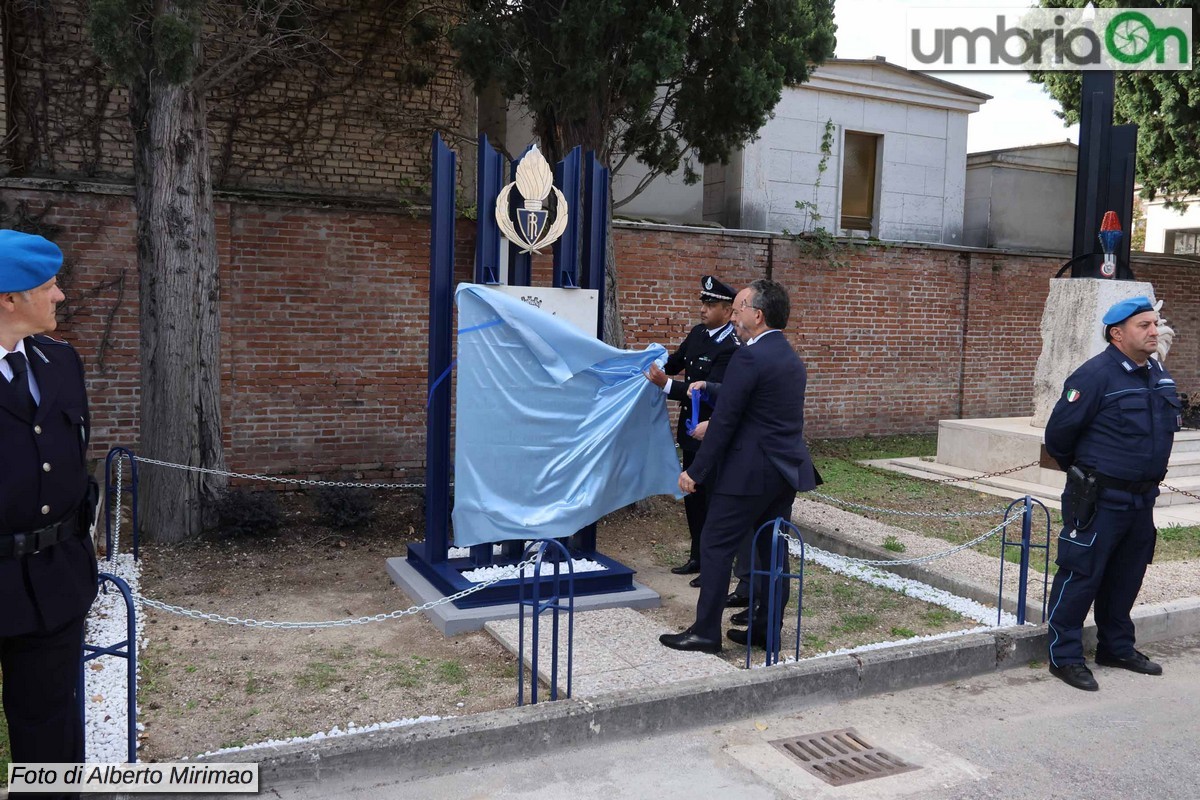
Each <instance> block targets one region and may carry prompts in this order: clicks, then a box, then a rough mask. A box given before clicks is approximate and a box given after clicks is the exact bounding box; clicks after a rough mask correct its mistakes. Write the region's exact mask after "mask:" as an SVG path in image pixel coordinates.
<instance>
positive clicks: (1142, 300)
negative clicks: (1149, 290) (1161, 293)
mask: <svg viewBox="0 0 1200 800" xmlns="http://www.w3.org/2000/svg"><path fill="white" fill-rule="evenodd" d="M1153 310H1154V303H1152V302H1150V298H1149V297H1131V298H1129V299H1128V300H1122V301H1121V302H1119V303H1117V304H1116V305H1114V306H1113V307H1112V308H1110V309H1109V310H1108V311H1107V312H1105V314H1104V320H1103V322H1104V326H1105V327H1108V326H1109V325H1119V324H1121V323H1122V322H1124V321H1125V320H1127V319H1129V318H1130V317H1132V316H1133V315H1134V314H1141V313H1142V312H1144V311H1153Z"/></svg>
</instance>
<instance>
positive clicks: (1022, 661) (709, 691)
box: [201, 598, 1200, 789]
mask: <svg viewBox="0 0 1200 800" xmlns="http://www.w3.org/2000/svg"><path fill="white" fill-rule="evenodd" d="M1133 617H1134V622H1135V623H1136V624H1137V626H1138V641H1139V643H1143V644H1144V643H1147V642H1156V641H1162V640H1164V639H1170V638H1175V637H1179V636H1185V635H1188V634H1193V633H1198V632H1200V598H1187V599H1184V600H1177V601H1173V602H1171V603H1166V604H1160V605H1149V606H1141V607H1138V608H1135V609H1134V614H1133ZM1084 642H1085V647H1086V646H1090V645H1093V644H1094V643H1095V628H1094V626H1091V625H1089V626H1087V627H1085V629H1084ZM1045 653H1046V629H1045V627H1044V626H1040V625H1039V626H1031V625H1027V626H1024V627H1020V628H1016V627H1014V628H1002V629H996V630H993V631H988V632H984V633H972V634H965V635H963V636H958V637H953V638H950V639H938V640H932V641H923V642H917V643H913V644H899V645H895V646H894V647H889V648H882V649H878V650H870V651H865V652H861V653H855V654H850V655H838V656H826V657H821V658H816V659H813V660H810V661H801V662H798V663H792V664H784V665H780V666H776V667H772V668H770V669H751V670H739V671H737V672H736V673H729V674H723V675H718V676H714V677H709V678H697V679H693V680H688V681H681V682H679V683H674V684H670V685H668V686H663V687H658V688H654V689H650V690H646V689H638V690H630V691H626V692H618V693H614V694H610V695H605V696H603V697H600V698H595V699H592V700H563V701H559V702H555V703H541V704H538V705H535V706H523V707H517V708H508V709H502V710H499V711H490V712H485V713H482V714H475V715H471V716H466V717H456V718H449V719H443V720H438V721H435V722H429V723H423V724H417V725H413V726H410V727H404V728H392V729H388V730H383V731H372V732H370V733H361V734H348V735H345V736H339V737H335V738H327V739H323V740H319V741H317V742H311V743H304V744H294V745H280V746H275V747H265V748H256V749H254V750H248V751H244V752H238V753H229V754H224V755H221V756H215V757H213V758H212V759H211V760H213V761H222V762H252V761H258V762H259V776H260V777H259V780H260V786H261V787H263V788H264V789H267V788H271V787H276V786H285V785H297V784H312V783H319V782H325V781H340V780H347V779H353V780H354V781H355V782H356V783H361V782H362V781H363V780H366V779H368V778H369V775H370V773H379V774H382V773H387V776H388V778H389V779H391V780H394V779H395V778H396V777H397V776H404V777H406V778H417V777H420V776H423V775H428V774H436V773H438V772H444V771H450V770H456V769H461V768H462V765H463V764H464V763H473V764H480V763H487V762H490V761H499V760H503V759H507V758H517V757H523V756H528V755H529V754H530V753H544V752H546V751H547V750H550V749H556V748H566V747H573V746H580V745H585V744H588V743H589V742H600V741H611V740H616V739H623V738H630V737H637V736H646V735H653V734H656V733H662V732H666V731H675V730H682V729H686V728H692V727H699V726H705V725H720V724H723V723H725V722H727V721H728V720H731V719H742V718H745V717H747V716H750V715H754V714H760V713H771V712H779V711H783V710H787V711H795V710H797V709H803V708H808V707H812V706H816V705H821V704H825V703H832V702H841V701H844V700H850V699H854V698H858V697H864V696H867V695H873V694H879V693H882V692H893V691H900V690H904V689H910V688H914V687H918V686H926V685H930V684H937V683H944V682H947V681H954V680H962V679H966V678H971V677H973V676H976V675H983V674H986V673H989V672H992V671H994V670H997V669H1010V668H1013V667H1020V666H1030V665H1031V662H1044V659H1045ZM201 760H204V759H201Z"/></svg>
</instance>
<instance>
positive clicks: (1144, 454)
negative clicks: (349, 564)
mask: <svg viewBox="0 0 1200 800" xmlns="http://www.w3.org/2000/svg"><path fill="white" fill-rule="evenodd" d="M1103 325H1104V338H1105V341H1107V342H1108V343H1109V345H1108V347H1107V348H1106V349H1105V350H1104V352H1102V353H1100V354H1099V355H1097V356H1095V357H1094V358H1092V359H1090V360H1088V361H1087V362H1085V363H1084V365H1083V366H1081V367H1080V368H1079V369H1077V370H1075V372H1074V373H1072V374H1071V376H1070V377H1069V378H1067V381H1066V383H1065V384H1064V386H1063V394H1062V397H1060V398H1059V400H1058V403H1057V404H1056V405H1055V406H1054V411H1053V412H1052V413H1051V415H1050V420H1049V422H1048V423H1047V424H1046V450H1047V452H1049V454H1050V455H1051V456H1053V457H1054V459H1055V460H1056V461H1057V462H1058V464H1059V466H1061V467H1062V468H1063V469H1064V470H1066V471H1067V486H1066V490H1065V491H1064V492H1063V497H1062V503H1063V505H1062V510H1063V523H1064V528H1063V531H1062V533H1061V534H1060V535H1059V537H1058V557H1057V559H1056V560H1055V563H1056V564H1057V565H1058V572H1057V574H1056V575H1055V576H1054V585H1053V587H1052V588H1051V591H1050V619H1049V623H1050V630H1049V634H1050V672H1051V673H1052V674H1053V675H1055V676H1057V677H1058V678H1061V679H1062V680H1063V681H1065V682H1066V683H1068V684H1069V685H1071V686H1074V687H1075V688H1077V689H1083V690H1086V691H1093V692H1094V691H1096V690H1097V689H1099V688H1100V686H1099V684H1097V683H1096V679H1095V678H1094V677H1093V676H1092V672H1091V670H1089V669H1088V667H1087V665H1086V664H1085V663H1084V658H1083V645H1082V643H1081V641H1080V636H1081V632H1082V628H1083V620H1084V617H1085V616H1086V615H1087V612H1088V607H1089V606H1092V604H1093V602H1094V604H1095V618H1096V629H1097V638H1098V640H1099V641H1098V644H1097V646H1096V663H1097V664H1100V665H1101V666H1106V667H1119V668H1121V669H1127V670H1131V671H1133V672H1139V673H1142V674H1144V675H1161V674H1162V667H1160V666H1159V665H1158V664H1156V663H1154V662H1153V661H1151V660H1150V659H1148V658H1147V657H1146V656H1145V655H1143V654H1142V653H1140V652H1138V651H1137V650H1135V649H1134V628H1133V622H1132V621H1131V620H1130V618H1129V612H1130V609H1132V608H1133V603H1134V600H1135V599H1136V598H1137V594H1138V591H1139V590H1140V589H1141V587H1142V577H1143V576H1144V575H1145V573H1146V565H1147V564H1149V563H1150V560H1151V558H1152V557H1153V555H1154V543H1155V539H1156V538H1157V532H1156V531H1155V529H1154V516H1153V512H1154V498H1156V497H1157V496H1158V484H1159V482H1160V481H1162V479H1163V477H1164V476H1165V475H1166V473H1167V459H1168V458H1169V457H1170V455H1171V445H1172V443H1173V442H1174V439H1175V431H1177V430H1179V429H1180V428H1181V427H1182V421H1183V420H1182V417H1181V414H1182V404H1181V403H1180V400H1179V395H1178V394H1177V393H1176V391H1175V381H1174V380H1172V379H1171V375H1170V373H1169V372H1167V370H1166V368H1165V367H1164V366H1163V365H1162V364H1161V363H1160V362H1159V361H1158V360H1157V359H1155V358H1151V354H1153V353H1154V351H1155V348H1156V347H1157V346H1158V327H1157V325H1158V312H1157V311H1155V309H1154V305H1153V303H1151V301H1150V299H1149V298H1147V297H1134V298H1132V299H1129V300H1122V301H1121V302H1119V303H1117V304H1116V305H1114V306H1113V307H1112V308H1110V309H1109V310H1108V313H1106V314H1105V315H1104V319H1103Z"/></svg>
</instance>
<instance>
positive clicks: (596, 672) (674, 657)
mask: <svg viewBox="0 0 1200 800" xmlns="http://www.w3.org/2000/svg"><path fill="white" fill-rule="evenodd" d="M560 620H561V624H560V630H559V658H558V660H559V675H558V678H559V680H558V686H559V691H560V692H564V693H565V692H566V688H567V661H566V658H567V615H566V614H565V613H564V614H561V615H560ZM517 624H518V623H517V620H515V619H506V620H497V621H495V622H489V623H488V624H487V625H486V626H484V628H485V630H487V631H488V633H490V634H492V636H495V637H496V639H498V640H499V641H500V643H501V644H502V645H504V647H505V648H507V649H508V651H509V652H511V653H513V654H516V652H517V641H518V639H517V630H518V628H517ZM540 625H541V627H540V630H539V634H538V640H539V645H540V646H539V647H538V674H539V675H540V676H541V678H542V680H543V681H544V682H545V684H546V685H547V686H549V685H550V668H551V667H552V663H551V652H552V651H551V638H552V637H551V623H550V613H549V612H546V613H545V614H543V615H542V621H541V623H540ZM532 628H533V626H532V625H531V624H530V622H529V621H528V620H526V623H525V664H526V666H528V665H529V664H530V656H531V654H532V653H531V651H532V649H533V648H532V645H531V642H532V636H533V630H532ZM664 633H674V631H669V630H667V629H666V628H664V627H662V626H660V625H657V624H655V623H654V622H653V621H652V620H650V619H649V618H647V617H646V616H645V615H644V614H641V613H639V612H637V611H635V610H634V609H631V608H609V609H604V610H600V611H585V612H582V613H577V614H575V658H574V667H573V674H572V687H571V688H572V696H573V697H577V698H587V697H596V696H597V695H601V694H605V693H607V692H613V691H617V690H624V689H637V688H644V687H647V686H655V685H658V684H663V683H668V682H671V681H682V680H687V679H689V678H704V677H708V676H710V675H718V674H720V673H723V672H733V671H734V670H735V669H736V667H734V666H733V665H732V664H729V663H728V662H726V661H723V660H721V659H720V658H717V657H716V656H712V655H706V654H704V653H681V652H679V651H677V650H668V649H667V648H665V647H663V646H662V645H661V644H659V641H658V637H659V635H660V634H664ZM527 691H528V690H527ZM526 696H528V695H526Z"/></svg>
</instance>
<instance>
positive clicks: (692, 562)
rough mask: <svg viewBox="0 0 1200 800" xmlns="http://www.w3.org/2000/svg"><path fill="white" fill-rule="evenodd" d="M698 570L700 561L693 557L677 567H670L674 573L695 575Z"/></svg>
mask: <svg viewBox="0 0 1200 800" xmlns="http://www.w3.org/2000/svg"><path fill="white" fill-rule="evenodd" d="M699 571H700V562H699V561H697V560H696V559H694V558H689V559H688V560H687V563H686V564H684V565H682V566H679V567H671V572H672V573H673V574H675V575H695V574H696V573H697V572H699Z"/></svg>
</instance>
